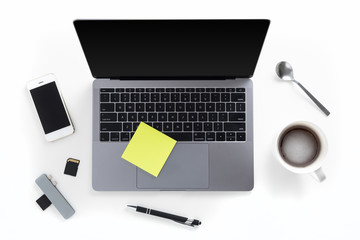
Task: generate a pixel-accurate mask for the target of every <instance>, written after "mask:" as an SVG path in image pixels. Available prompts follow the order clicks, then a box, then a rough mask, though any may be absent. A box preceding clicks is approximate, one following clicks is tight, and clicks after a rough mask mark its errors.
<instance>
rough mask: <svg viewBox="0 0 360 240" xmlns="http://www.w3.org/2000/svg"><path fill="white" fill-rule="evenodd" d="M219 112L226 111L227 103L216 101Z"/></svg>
mask: <svg viewBox="0 0 360 240" xmlns="http://www.w3.org/2000/svg"><path fill="white" fill-rule="evenodd" d="M216 111H217V112H225V103H216Z"/></svg>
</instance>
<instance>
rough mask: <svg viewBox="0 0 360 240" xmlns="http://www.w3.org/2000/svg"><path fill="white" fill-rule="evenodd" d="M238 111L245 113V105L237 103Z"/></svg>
mask: <svg viewBox="0 0 360 240" xmlns="http://www.w3.org/2000/svg"><path fill="white" fill-rule="evenodd" d="M236 111H238V112H244V111H245V103H236Z"/></svg>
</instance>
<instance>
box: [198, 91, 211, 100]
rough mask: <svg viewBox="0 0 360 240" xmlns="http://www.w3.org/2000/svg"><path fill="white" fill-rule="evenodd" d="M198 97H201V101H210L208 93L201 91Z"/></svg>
mask: <svg viewBox="0 0 360 240" xmlns="http://www.w3.org/2000/svg"><path fill="white" fill-rule="evenodd" d="M200 98H201V101H202V102H209V101H210V93H202V94H201V97H200Z"/></svg>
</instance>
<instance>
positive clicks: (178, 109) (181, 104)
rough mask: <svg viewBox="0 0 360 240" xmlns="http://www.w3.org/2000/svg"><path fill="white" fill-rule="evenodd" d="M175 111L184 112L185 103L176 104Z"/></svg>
mask: <svg viewBox="0 0 360 240" xmlns="http://www.w3.org/2000/svg"><path fill="white" fill-rule="evenodd" d="M176 111H177V112H184V111H185V103H176Z"/></svg>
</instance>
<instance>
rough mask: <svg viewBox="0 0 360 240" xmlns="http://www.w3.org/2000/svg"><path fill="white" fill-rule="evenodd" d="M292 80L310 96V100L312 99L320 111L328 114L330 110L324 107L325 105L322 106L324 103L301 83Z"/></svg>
mask: <svg viewBox="0 0 360 240" xmlns="http://www.w3.org/2000/svg"><path fill="white" fill-rule="evenodd" d="M293 81H294V82H296V83H297V84H298V85H299V87H300V88H301V89H302V90H304V92H305V93H306V94H307V95H308V96H309V97H310V98H311V100H313V101H314V103H315V104H316V105H317V106H318V107H319V108H320V109H321V111H323V112H324V113H325V114H326V116H329V114H330V112H329V110H327V109H326V107H324V105H322V104H321V103H320V102H319V101H318V100H317V99H316V98H315V97H314V96H313V95H312V94H311V93H310V92H309V91H308V90H306V88H305V87H304V86H303V85H301V83H299V82H298V81H296V80H293Z"/></svg>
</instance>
